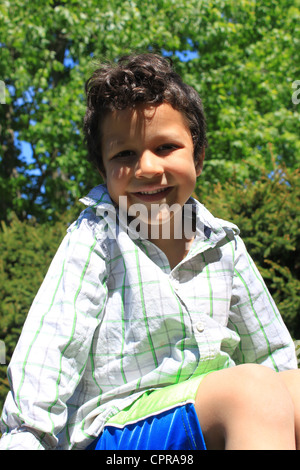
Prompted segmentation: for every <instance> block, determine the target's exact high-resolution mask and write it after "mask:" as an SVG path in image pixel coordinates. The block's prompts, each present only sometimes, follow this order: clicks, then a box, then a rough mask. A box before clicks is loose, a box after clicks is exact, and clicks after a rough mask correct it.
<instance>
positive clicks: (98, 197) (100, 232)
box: [68, 184, 116, 241]
mask: <svg viewBox="0 0 300 470" xmlns="http://www.w3.org/2000/svg"><path fill="white" fill-rule="evenodd" d="M79 201H80V202H81V203H82V204H84V205H85V206H86V207H85V208H84V209H83V211H82V212H81V213H80V215H79V217H78V218H77V220H75V221H74V222H73V223H72V224H71V225H70V226H69V228H68V232H75V231H82V230H83V231H86V230H87V231H88V232H89V233H90V234H92V236H93V237H95V236H96V238H97V239H98V241H99V240H100V239H101V238H103V239H105V227H106V225H107V220H108V218H112V217H113V218H114V219H115V213H116V209H115V206H114V204H113V202H112V200H111V198H110V196H109V193H108V191H107V188H106V185H104V184H101V185H99V186H96V187H95V188H93V189H92V190H91V191H90V192H89V193H88V194H87V196H85V197H82V198H81V199H80V200H79ZM106 235H107V234H106Z"/></svg>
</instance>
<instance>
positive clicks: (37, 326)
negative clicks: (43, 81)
mask: <svg viewBox="0 0 300 470" xmlns="http://www.w3.org/2000/svg"><path fill="white" fill-rule="evenodd" d="M86 91H87V97H88V107H87V112H86V116H85V135H86V140H87V144H88V150H89V156H90V158H91V160H92V161H93V162H94V163H95V164H96V167H97V169H98V170H99V171H100V173H101V175H102V176H103V178H104V181H105V184H104V185H100V186H98V187H96V188H94V189H93V190H92V191H91V193H90V194H89V195H88V196H87V197H86V198H84V199H83V202H84V203H85V204H86V205H87V206H88V208H87V209H86V210H85V211H83V213H82V214H81V216H80V217H79V219H78V220H77V221H76V222H75V223H74V224H73V225H72V226H71V227H70V228H69V230H68V234H67V236H66V238H65V240H64V241H63V242H62V244H61V246H60V248H59V250H58V252H57V254H56V256H55V258H54V260H53V262H52V265H51V267H50V269H49V271H48V274H47V276H46V278H45V280H44V283H43V285H42V287H41V289H40V291H39V293H38V295H37V297H36V299H35V301H34V303H33V306H32V308H31V310H30V313H29V315H28V318H27V320H26V322H25V325H24V329H23V332H22V335H21V338H20V341H19V343H18V345H17V348H16V351H15V353H14V356H13V358H12V361H11V364H10V366H9V377H10V382H11V392H10V393H9V395H8V398H7V401H6V404H5V408H4V412H3V416H2V432H3V434H4V435H3V437H2V440H1V448H3V449H15V448H27V449H38V448H43V449H44V448H46V449H86V448H88V449H203V448H205V447H207V448H209V449H278V448H283V449H294V448H295V447H296V445H298V446H299V435H300V433H299V429H298V426H299V404H298V403H299V400H297V389H298V386H299V374H298V371H297V370H292V369H296V367H297V364H296V358H295V350H294V347H293V343H292V340H291V338H290V336H289V333H288V332H287V330H286V327H285V326H284V324H283V322H282V319H281V317H280V314H279V313H278V311H277V309H276V307H275V305H274V303H273V301H272V299H271V297H270V294H269V293H268V291H267V289H266V287H265V284H264V283H263V280H262V279H261V277H260V275H259V273H258V271H257V269H256V268H255V266H254V264H253V262H252V260H251V259H250V257H249V255H248V254H247V252H246V250H245V248H244V245H243V243H242V241H241V239H240V238H239V235H238V233H239V231H238V228H237V227H236V226H234V225H232V224H231V223H228V222H225V221H222V220H219V219H215V218H214V217H213V216H212V215H211V214H210V213H209V212H208V211H207V210H206V209H205V208H204V207H203V206H202V205H201V204H200V203H198V202H197V201H195V200H194V199H192V198H191V194H192V192H193V189H194V186H195V183H196V178H197V177H198V176H199V175H200V174H201V171H202V166H203V160H204V153H205V146H206V136H205V118H204V113H203V109H202V103H201V100H200V98H199V96H198V94H197V93H196V92H195V91H194V90H193V89H192V88H190V87H189V86H187V85H185V84H184V83H183V82H182V80H181V78H180V77H179V76H178V75H177V74H176V73H175V72H174V70H173V69H172V66H171V64H170V62H169V61H168V60H166V59H164V58H162V57H160V56H158V55H155V54H142V55H137V56H133V57H127V58H122V59H120V60H119V62H118V63H115V64H113V65H111V64H107V65H103V66H102V67H101V68H100V69H98V70H96V71H95V72H94V74H93V76H92V77H91V78H90V80H88V82H87V85H86ZM246 363H248V364H246ZM288 369H291V370H288Z"/></svg>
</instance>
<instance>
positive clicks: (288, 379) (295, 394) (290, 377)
mask: <svg viewBox="0 0 300 470" xmlns="http://www.w3.org/2000/svg"><path fill="white" fill-rule="evenodd" d="M279 375H280V377H281V379H282V380H283V381H284V383H285V385H286V387H287V388H288V390H289V393H290V395H291V397H292V400H293V403H294V413H295V430H296V448H297V450H300V370H299V369H296V370H286V371H284V372H279Z"/></svg>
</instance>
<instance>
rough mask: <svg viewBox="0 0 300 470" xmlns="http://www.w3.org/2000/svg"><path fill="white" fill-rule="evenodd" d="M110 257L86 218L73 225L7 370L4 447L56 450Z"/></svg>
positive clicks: (1, 444) (102, 300)
mask: <svg viewBox="0 0 300 470" xmlns="http://www.w3.org/2000/svg"><path fill="white" fill-rule="evenodd" d="M105 275H106V262H105V253H103V252H101V249H100V248H99V243H97V239H96V236H95V235H94V233H93V231H92V230H91V228H90V224H89V223H88V221H87V220H83V221H81V222H78V221H77V223H75V224H74V225H73V226H72V227H71V229H69V232H68V234H67V235H66V237H65V239H64V240H63V242H62V244H61V246H60V247H59V249H58V252H57V253H56V255H55V257H54V259H53V261H52V263H51V266H50V268H49V270H48V273H47V275H46V277H45V279H44V282H43V284H42V286H41V288H40V290H39V292H38V294H37V296H36V298H35V300H34V302H33V304H32V307H31V309H30V311H29V314H28V317H27V319H26V322H25V324H24V327H23V330H22V333H21V337H20V339H19V342H18V344H17V347H16V349H15V351H14V354H13V357H12V360H11V363H10V365H9V368H8V377H9V380H10V385H11V391H10V393H9V394H8V397H7V400H6V402H5V406H4V410H3V414H2V420H1V431H2V433H3V436H2V439H1V441H0V448H1V449H24V448H27V449H49V448H50V449H53V448H55V447H56V445H57V438H56V435H57V434H58V433H59V432H60V430H61V429H62V428H63V427H64V426H65V424H66V421H67V413H68V411H67V405H66V403H67V400H68V398H69V397H70V396H71V395H72V394H73V393H74V390H75V388H76V386H77V384H78V383H79V381H80V379H81V377H82V374H83V372H84V369H85V365H86V361H87V359H88V354H89V350H90V347H91V342H92V339H93V335H94V332H95V329H96V328H97V326H98V324H99V322H100V321H101V313H102V311H103V306H104V304H105V300H106V287H105Z"/></svg>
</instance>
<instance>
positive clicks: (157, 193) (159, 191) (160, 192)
mask: <svg viewBox="0 0 300 470" xmlns="http://www.w3.org/2000/svg"><path fill="white" fill-rule="evenodd" d="M172 189H173V186H165V187H159V188H153V189H150V188H149V189H146V188H145V189H143V190H141V191H135V192H133V193H132V194H133V195H134V196H136V197H138V198H139V199H141V200H142V201H143V202H155V201H159V200H161V199H162V198H164V197H166V196H167V195H168V194H169V193H170V191H171V190H172Z"/></svg>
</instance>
